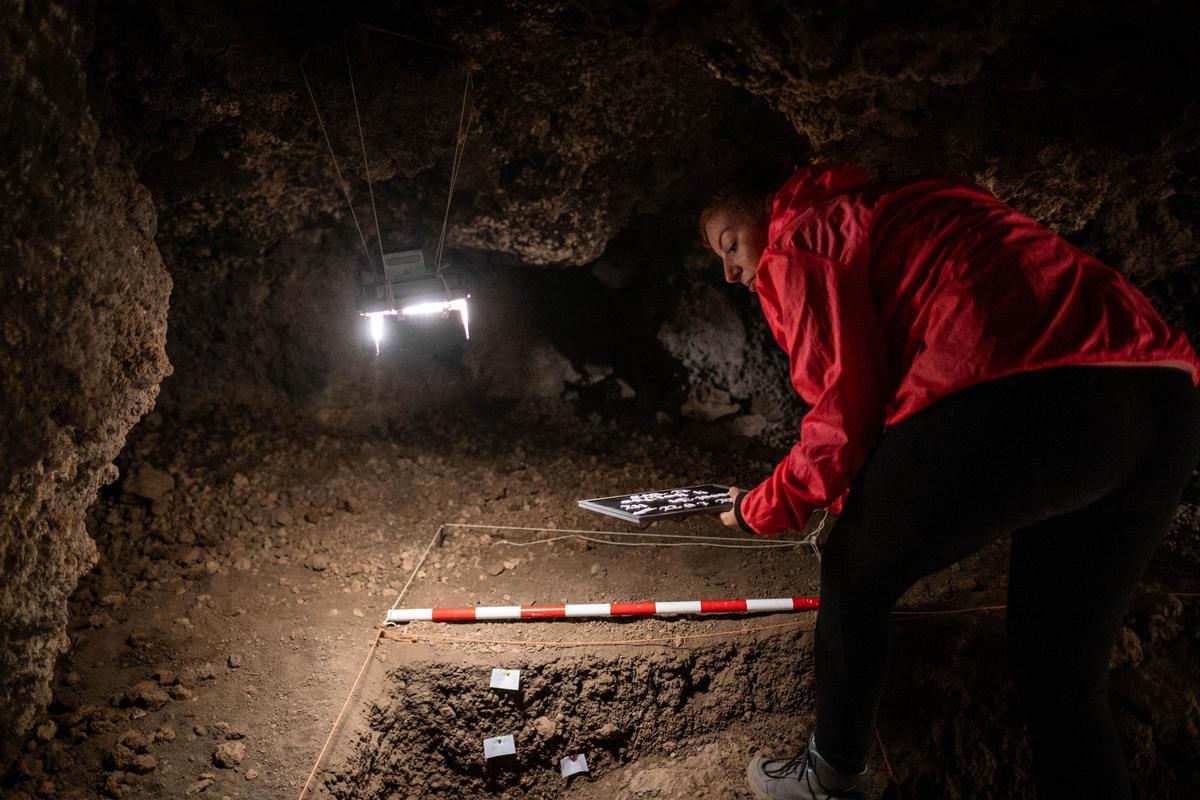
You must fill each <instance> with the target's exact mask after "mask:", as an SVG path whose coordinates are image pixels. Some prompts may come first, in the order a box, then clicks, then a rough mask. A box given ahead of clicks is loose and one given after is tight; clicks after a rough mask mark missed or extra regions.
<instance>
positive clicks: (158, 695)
mask: <svg viewBox="0 0 1200 800" xmlns="http://www.w3.org/2000/svg"><path fill="white" fill-rule="evenodd" d="M169 702H171V696H170V695H168V694H167V693H166V692H165V691H163V689H162V687H161V686H159V685H158V684H157V683H154V682H152V681H138V682H137V683H135V684H134V685H133V686H130V687H129V688H128V689H126V690H125V698H124V702H123V703H121V705H132V706H137V707H138V708H145V709H148V710H150V711H157V710H158V709H160V708H162V707H163V706H165V705H166V704H167V703H169Z"/></svg>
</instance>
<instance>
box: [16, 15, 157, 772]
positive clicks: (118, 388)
mask: <svg viewBox="0 0 1200 800" xmlns="http://www.w3.org/2000/svg"><path fill="white" fill-rule="evenodd" d="M13 5H14V4H7V7H6V10H5V12H4V13H3V15H0V37H2V38H0V40H2V41H3V43H4V46H3V48H0V53H2V54H3V55H0V208H3V209H4V213H3V214H0V332H2V335H0V465H2V466H0V743H3V744H2V750H0V761H4V760H7V758H9V757H11V756H12V754H13V749H14V748H16V747H17V746H19V744H20V741H21V734H22V733H24V732H25V731H26V730H28V729H29V727H30V726H31V724H32V723H33V722H34V721H35V719H36V715H37V713H38V711H39V709H40V707H42V706H44V705H45V704H46V703H47V702H48V701H49V699H50V691H49V688H48V685H49V681H50V677H51V674H52V671H53V668H54V663H55V659H56V657H57V656H58V654H59V653H60V652H61V651H62V650H63V648H64V647H65V646H66V643H67V637H66V631H65V623H66V598H67V595H68V594H69V593H70V592H71V591H72V590H73V589H74V588H75V584H76V581H77V579H78V577H79V575H80V574H81V573H83V571H85V570H86V569H88V568H89V567H90V566H91V564H92V563H93V560H94V558H95V548H94V545H93V543H92V540H91V539H90V538H89V537H88V535H87V533H86V532H85V530H84V521H83V516H84V512H85V511H86V509H87V507H88V506H89V505H90V504H91V503H92V502H93V500H94V499H95V497H96V491H97V489H98V488H99V487H100V486H101V485H102V484H104V483H108V482H111V481H113V480H114V479H115V478H116V477H117V469H116V467H115V466H113V464H112V460H113V458H114V457H115V456H116V455H117V453H118V452H119V451H120V449H121V447H122V446H123V444H124V442H125V434H126V433H127V432H128V431H129V429H130V428H131V427H132V426H133V425H134V423H136V422H137V420H138V418H139V417H140V416H141V415H142V414H143V413H145V412H146V411H147V410H148V409H149V408H150V406H151V405H152V404H153V402H154V398H155V396H156V394H157V391H158V384H159V381H160V380H161V379H162V378H163V376H164V375H166V374H167V372H168V371H169V365H168V363H167V359H166V355H165V353H164V351H163V344H164V341H165V338H166V312H167V299H168V295H169V293H170V288H171V281H170V278H169V277H168V276H167V273H166V271H165V270H164V268H163V264H162V260H161V258H160V257H159V253H158V249H157V247H156V246H155V242H154V233H155V213H154V207H153V205H152V204H151V202H150V196H149V193H148V192H147V191H146V190H145V188H144V187H142V186H141V185H140V184H139V183H138V182H137V180H136V178H135V176H134V174H133V172H132V170H131V169H130V168H129V166H128V165H126V164H124V163H123V162H122V160H121V158H120V154H119V151H118V149H117V148H116V147H115V146H114V144H113V142H112V141H111V140H110V139H109V138H107V137H106V136H105V135H104V133H103V131H102V130H101V128H100V127H99V126H98V125H97V123H96V120H95V118H94V117H93V115H92V112H91V110H90V107H89V103H88V96H87V91H88V85H87V81H86V79H85V75H84V68H83V64H82V63H81V50H82V48H83V47H84V43H85V41H86V39H87V35H86V33H85V31H84V29H83V28H82V27H81V25H80V24H79V21H78V20H77V19H76V16H75V9H74V7H73V5H71V4H64V3H58V2H27V3H19V4H15V5H16V7H15V8H14V7H13Z"/></svg>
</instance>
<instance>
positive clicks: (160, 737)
mask: <svg viewBox="0 0 1200 800" xmlns="http://www.w3.org/2000/svg"><path fill="white" fill-rule="evenodd" d="M154 741H156V742H173V741H175V729H174V728H172V727H171V726H170V725H164V726H162V727H161V728H159V729H158V730H156V731H155V732H154Z"/></svg>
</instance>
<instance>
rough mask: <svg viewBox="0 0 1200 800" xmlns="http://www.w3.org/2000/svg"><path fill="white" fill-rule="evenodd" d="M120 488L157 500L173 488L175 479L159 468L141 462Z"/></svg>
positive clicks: (147, 498)
mask: <svg viewBox="0 0 1200 800" xmlns="http://www.w3.org/2000/svg"><path fill="white" fill-rule="evenodd" d="M122 488H123V489H124V490H125V491H126V492H127V493H129V494H132V495H136V496H138V497H142V498H145V499H146V500H159V499H161V498H162V497H163V495H165V494H166V493H167V492H169V491H171V490H172V489H174V488H175V479H174V478H172V477H171V476H170V475H169V474H167V473H166V472H163V471H162V470H161V469H158V468H156V467H152V466H150V465H148V464H142V465H140V466H138V467H136V468H135V469H134V470H133V471H132V472H131V473H130V474H129V475H128V476H127V477H126V478H125V482H124V484H122Z"/></svg>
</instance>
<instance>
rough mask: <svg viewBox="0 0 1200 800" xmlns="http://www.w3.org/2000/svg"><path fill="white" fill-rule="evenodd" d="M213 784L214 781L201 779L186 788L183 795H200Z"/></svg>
mask: <svg viewBox="0 0 1200 800" xmlns="http://www.w3.org/2000/svg"><path fill="white" fill-rule="evenodd" d="M215 782H216V781H214V780H213V779H212V778H201V779H200V780H198V781H196V782H195V783H193V784H191V785H190V786H188V787H187V789H185V790H184V792H183V793H184V794H188V795H191V794H200V793H201V792H203V791H204V790H205V789H207V788H208V787H210V786H212V785H213V784H214V783H215Z"/></svg>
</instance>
